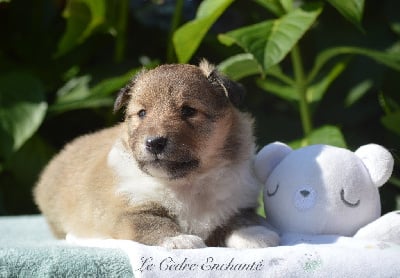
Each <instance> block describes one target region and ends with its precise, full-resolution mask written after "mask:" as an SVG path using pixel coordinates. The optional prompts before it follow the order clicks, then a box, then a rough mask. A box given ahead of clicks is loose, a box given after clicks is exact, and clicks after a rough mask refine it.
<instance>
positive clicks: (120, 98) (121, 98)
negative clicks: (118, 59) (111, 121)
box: [114, 70, 145, 113]
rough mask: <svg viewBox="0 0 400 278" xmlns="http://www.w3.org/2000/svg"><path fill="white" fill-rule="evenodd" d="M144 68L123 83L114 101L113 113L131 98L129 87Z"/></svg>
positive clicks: (130, 87)
mask: <svg viewBox="0 0 400 278" xmlns="http://www.w3.org/2000/svg"><path fill="white" fill-rule="evenodd" d="M144 72H145V70H142V71H140V72H139V73H138V74H136V75H135V76H134V77H133V78H132V79H131V80H130V81H129V82H128V84H126V85H125V87H123V88H122V89H121V90H119V92H118V95H117V98H116V99H115V102H114V113H115V112H117V111H118V110H119V109H121V108H122V107H123V106H125V105H126V104H127V103H128V101H129V99H130V98H131V89H132V87H133V86H134V85H135V83H136V81H137V80H138V78H139V76H140V75H142V74H143V73H144Z"/></svg>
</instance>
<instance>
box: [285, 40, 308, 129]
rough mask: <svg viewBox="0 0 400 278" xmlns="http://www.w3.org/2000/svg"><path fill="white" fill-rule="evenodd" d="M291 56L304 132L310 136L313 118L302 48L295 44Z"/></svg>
mask: <svg viewBox="0 0 400 278" xmlns="http://www.w3.org/2000/svg"><path fill="white" fill-rule="evenodd" d="M290 54H291V58H292V64H293V70H294V77H295V82H296V83H295V84H296V85H295V86H296V91H297V93H298V96H299V109H300V117H301V124H302V126H303V132H304V135H305V137H308V135H310V133H311V132H312V129H313V127H312V120H311V112H310V106H309V103H308V102H307V95H306V94H307V85H308V84H307V79H306V76H305V74H304V68H303V61H302V59H301V54H300V49H299V46H298V45H295V46H294V47H293V49H292V51H291V53H290Z"/></svg>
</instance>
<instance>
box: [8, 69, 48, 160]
mask: <svg viewBox="0 0 400 278" xmlns="http://www.w3.org/2000/svg"><path fill="white" fill-rule="evenodd" d="M46 111H47V103H46V101H45V96H44V88H43V85H42V83H41V82H40V80H38V79H37V78H35V77H34V76H32V75H30V74H27V73H21V72H14V73H6V74H4V75H2V76H0V138H1V141H0V156H2V157H3V158H8V157H9V156H10V155H11V154H12V153H13V152H15V151H17V150H18V149H19V148H20V147H21V146H22V145H23V144H24V143H25V141H26V140H28V139H29V138H30V137H31V136H32V135H33V134H34V133H35V132H36V130H37V129H38V128H39V126H40V125H41V123H42V121H43V119H44V117H45V115H46Z"/></svg>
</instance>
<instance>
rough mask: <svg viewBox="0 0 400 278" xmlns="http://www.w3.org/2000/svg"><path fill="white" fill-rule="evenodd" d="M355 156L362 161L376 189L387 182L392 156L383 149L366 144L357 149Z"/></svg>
mask: <svg viewBox="0 0 400 278" xmlns="http://www.w3.org/2000/svg"><path fill="white" fill-rule="evenodd" d="M355 154H356V155H357V156H358V157H359V158H360V159H361V160H362V162H363V163H364V165H365V167H366V168H367V170H368V173H369V175H370V177H371V180H372V182H373V183H374V185H375V186H376V187H380V186H382V185H383V184H384V183H385V182H387V181H388V179H389V178H390V176H391V175H392V171H393V164H394V160H393V156H392V155H391V154H390V152H389V151H388V150H386V149H385V148H384V147H382V146H380V145H377V144H368V145H364V146H361V147H359V148H358V149H357V150H356V151H355Z"/></svg>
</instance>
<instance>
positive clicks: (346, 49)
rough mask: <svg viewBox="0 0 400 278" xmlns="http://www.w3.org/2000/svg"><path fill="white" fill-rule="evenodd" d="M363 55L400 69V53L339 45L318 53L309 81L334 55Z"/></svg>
mask: <svg viewBox="0 0 400 278" xmlns="http://www.w3.org/2000/svg"><path fill="white" fill-rule="evenodd" d="M345 54H347V55H349V54H350V55H351V54H355V55H363V56H366V57H368V58H371V59H373V60H374V61H376V62H377V63H381V64H384V65H385V66H387V67H390V68H392V69H394V70H397V71H400V55H399V53H390V52H382V51H376V50H371V49H366V48H360V47H350V46H339V47H333V48H328V49H326V50H324V51H323V52H321V53H320V54H318V56H317V58H316V60H315V63H314V66H313V68H312V70H311V71H310V74H309V75H308V77H307V80H308V82H311V81H312V80H313V79H314V78H315V76H316V75H317V74H318V73H319V72H320V70H321V69H322V68H323V67H324V66H325V64H326V63H327V62H328V61H329V60H331V59H332V58H334V57H337V56H339V55H345Z"/></svg>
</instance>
